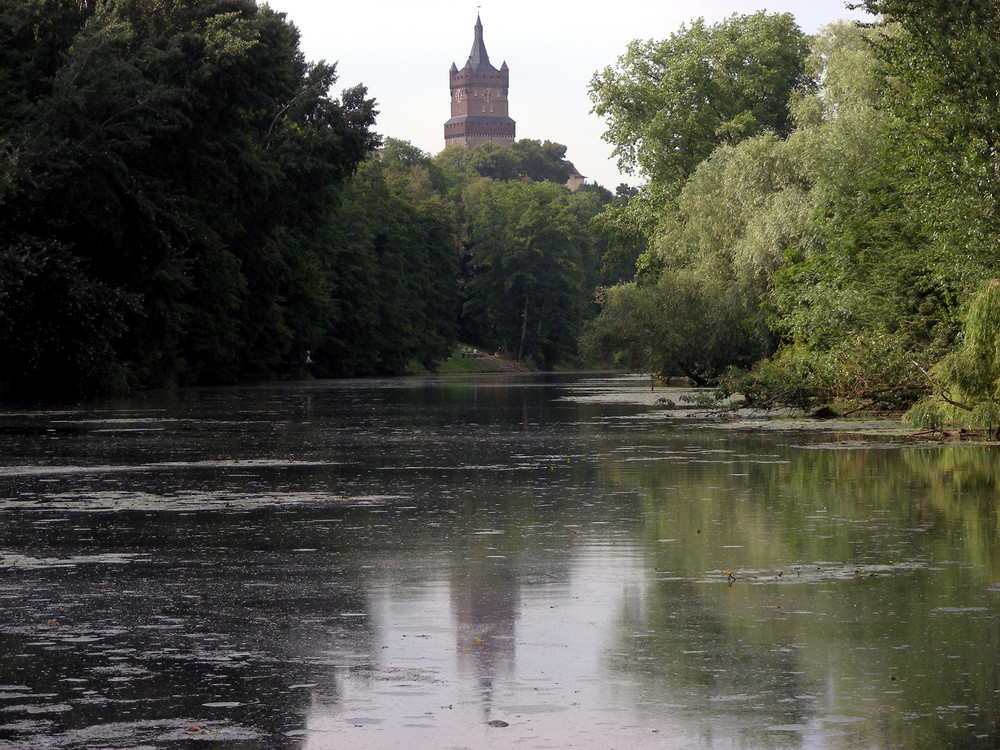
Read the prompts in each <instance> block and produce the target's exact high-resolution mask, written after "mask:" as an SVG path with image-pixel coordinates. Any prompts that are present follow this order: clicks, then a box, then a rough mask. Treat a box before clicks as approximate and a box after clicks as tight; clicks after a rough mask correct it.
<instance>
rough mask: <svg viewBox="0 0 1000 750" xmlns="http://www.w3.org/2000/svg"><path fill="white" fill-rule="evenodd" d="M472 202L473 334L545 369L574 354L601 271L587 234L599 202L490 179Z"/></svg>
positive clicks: (477, 187) (472, 190) (475, 187)
mask: <svg viewBox="0 0 1000 750" xmlns="http://www.w3.org/2000/svg"><path fill="white" fill-rule="evenodd" d="M466 200H467V201H468V202H469V203H470V204H473V207H472V210H471V211H470V214H471V215H472V216H473V218H472V224H471V233H470V235H471V236H470V247H469V258H468V265H469V268H470V271H469V277H468V281H467V283H466V293H465V296H466V301H465V304H464V307H463V324H464V327H465V332H466V333H467V335H468V336H469V337H470V338H471V339H472V340H474V341H483V342H488V343H489V345H490V346H499V347H501V348H502V349H503V350H504V351H505V352H508V353H509V354H510V355H512V356H515V357H516V358H517V359H529V358H530V359H533V360H534V361H536V362H537V363H538V364H539V365H542V366H551V365H552V364H554V363H556V362H558V361H560V360H562V359H565V358H566V357H568V356H571V355H572V354H574V353H575V349H576V339H577V335H578V333H579V330H580V326H581V324H582V321H583V319H584V317H585V316H586V310H587V302H588V298H589V295H590V289H591V287H590V286H589V283H588V282H590V281H591V280H592V279H593V276H592V271H591V269H593V268H594V267H595V265H596V261H595V253H594V249H593V240H592V238H591V236H590V234H589V230H588V223H589V220H590V218H591V217H592V216H593V215H594V213H596V211H597V207H598V206H597V201H596V198H595V197H594V196H592V195H586V194H585V195H573V194H571V193H570V192H569V191H568V190H567V189H566V188H565V187H562V186H557V185H554V184H552V183H551V182H539V183H525V182H507V183H503V182H495V181H491V180H484V181H482V182H479V183H472V184H471V185H470V186H469V187H468V188H467V189H466Z"/></svg>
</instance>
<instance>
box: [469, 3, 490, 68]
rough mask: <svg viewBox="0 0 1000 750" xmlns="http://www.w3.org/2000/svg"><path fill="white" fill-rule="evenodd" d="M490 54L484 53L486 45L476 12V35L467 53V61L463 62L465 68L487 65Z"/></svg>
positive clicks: (481, 25)
mask: <svg viewBox="0 0 1000 750" xmlns="http://www.w3.org/2000/svg"><path fill="white" fill-rule="evenodd" d="M489 64H490V56H489V55H488V54H486V45H485V44H484V43H483V22H482V21H481V20H479V14H478V13H477V14H476V37H475V40H474V41H473V42H472V52H470V53H469V61H468V62H467V63H466V64H465V65H466V67H467V68H471V69H472V70H475V69H476V68H478V67H479V66H481V65H489Z"/></svg>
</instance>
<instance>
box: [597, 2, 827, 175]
mask: <svg viewBox="0 0 1000 750" xmlns="http://www.w3.org/2000/svg"><path fill="white" fill-rule="evenodd" d="M808 51H809V47H808V39H807V37H806V36H805V35H804V34H803V33H802V31H801V30H800V29H799V27H798V26H797V25H796V24H795V21H794V19H793V18H792V16H791V15H790V14H787V13H783V14H766V13H764V12H759V13H756V14H754V15H750V16H739V15H735V14H734V15H733V16H731V17H730V18H728V19H727V20H725V21H723V22H722V23H719V24H715V25H712V26H709V25H707V24H706V23H705V21H704V19H699V20H697V21H695V22H694V23H693V24H692V25H691V26H690V27H686V26H685V27H681V29H680V31H678V32H677V33H675V34H672V35H671V36H670V37H669V38H668V39H666V40H664V41H653V40H649V41H645V42H641V41H634V42H632V43H631V44H630V45H629V46H628V49H627V51H626V52H625V54H624V55H622V56H621V57H620V58H619V59H618V63H617V66H616V67H611V66H609V67H607V68H605V69H604V70H603V71H601V72H599V73H597V74H595V75H594V77H593V78H592V79H591V86H590V96H591V100H592V101H593V102H594V112H596V113H597V114H598V115H600V116H602V117H605V118H607V121H608V129H607V131H606V132H605V135H604V138H605V140H607V141H608V142H609V143H610V144H611V145H612V146H613V147H614V153H615V155H616V156H617V157H618V160H619V165H620V166H621V167H622V168H624V169H626V170H628V171H629V172H636V171H638V172H639V173H641V174H643V175H644V176H646V177H647V178H648V179H649V180H650V182H651V183H653V184H654V185H656V186H657V188H658V189H659V188H663V189H667V190H668V192H669V191H671V190H675V189H677V188H679V186H680V185H681V184H682V183H683V181H684V180H685V179H687V178H688V177H689V176H690V175H691V174H692V173H693V171H694V169H695V167H697V166H698V164H700V163H701V162H702V161H703V160H704V159H705V158H707V157H708V155H709V154H710V153H711V152H712V150H713V149H714V148H715V147H716V146H718V145H720V144H734V143H738V142H739V141H740V140H743V139H745V138H749V137H752V136H755V135H759V134H760V133H763V132H773V133H776V134H777V135H779V136H785V135H788V133H789V132H790V131H791V129H792V126H793V122H792V116H791V102H792V99H793V97H794V96H795V95H797V94H802V93H804V92H806V91H808V90H809V88H810V86H811V83H812V82H811V80H810V79H809V78H808V76H807V75H806V73H805V69H804V62H805V58H806V55H807V54H808Z"/></svg>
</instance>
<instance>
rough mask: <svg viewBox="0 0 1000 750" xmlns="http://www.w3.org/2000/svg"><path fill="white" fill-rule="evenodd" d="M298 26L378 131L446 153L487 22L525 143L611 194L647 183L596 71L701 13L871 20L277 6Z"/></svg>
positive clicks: (706, 6)
mask: <svg viewBox="0 0 1000 750" xmlns="http://www.w3.org/2000/svg"><path fill="white" fill-rule="evenodd" d="M266 2H267V4H268V5H270V6H271V8H273V9H274V10H276V11H278V12H281V13H285V14H286V15H287V17H288V20H290V21H291V22H292V23H294V24H295V26H296V27H297V28H298V29H299V32H300V35H301V37H300V42H299V47H300V49H301V50H302V52H303V53H304V54H305V56H306V59H308V60H310V61H314V62H315V61H319V60H326V61H327V62H336V63H337V73H338V75H339V80H338V82H337V84H336V86H335V90H336V91H335V93H336V94H337V95H339V93H340V91H341V90H342V89H345V88H349V87H352V86H355V85H357V84H363V85H364V86H365V87H366V88H367V89H368V95H369V97H373V98H374V99H375V100H376V101H377V109H378V111H379V114H378V117H377V120H376V124H375V130H376V132H378V133H379V134H381V135H383V136H388V137H391V138H396V139H399V140H403V141H409V142H410V143H411V144H413V145H414V146H416V147H417V148H419V149H421V150H423V151H425V152H427V153H428V154H432V155H433V154H437V153H439V152H440V151H441V150H442V149H443V148H444V122H445V120H447V119H448V118H449V117H450V116H451V112H450V106H451V94H450V91H449V88H448V71H449V69H450V68H451V64H452V63H455V64H456V65H457V66H458V67H459V68H462V67H464V65H465V61H466V60H467V59H468V57H469V52H470V51H471V49H472V41H473V33H474V32H473V29H474V27H475V25H476V15H477V13H478V14H479V16H480V18H481V19H482V23H483V40H484V42H485V44H486V51H487V52H488V54H489V57H490V62H491V63H492V64H493V65H494V66H495V67H497V68H499V67H500V65H501V63H503V62H504V61H506V63H507V65H508V66H509V68H510V92H509V97H508V100H509V103H510V116H511V117H512V118H513V119H514V120H515V121H516V122H517V138H518V139H521V138H530V139H533V140H539V141H555V142H556V143H561V144H563V145H565V146H566V147H567V151H566V158H567V159H569V160H570V161H571V162H573V164H574V165H575V166H576V168H577V170H578V171H579V172H580V173H581V174H583V175H584V176H585V177H586V178H587V180H588V182H595V183H599V184H601V185H603V186H604V187H606V188H608V189H609V190H611V191H614V189H615V188H616V187H617V186H618V185H619V184H621V183H622V182H627V183H629V184H633V185H635V184H638V183H640V182H641V181H642V180H641V178H640V177H639V176H634V175H628V174H623V173H621V172H620V171H619V169H618V166H617V164H616V160H615V159H614V158H613V157H612V147H611V145H610V144H608V143H607V142H605V141H604V140H603V139H602V135H603V133H604V131H605V122H604V120H603V119H602V118H600V117H598V116H597V115H595V114H592V113H591V109H592V108H593V102H592V101H591V100H590V96H589V93H588V92H589V86H590V81H591V79H592V77H593V76H594V74H595V73H596V72H598V71H600V70H603V69H604V68H605V67H607V66H609V65H612V66H613V65H614V64H615V63H616V61H617V60H618V58H619V56H621V55H623V54H624V53H625V50H626V48H627V46H628V44H629V42H631V41H632V40H633V39H666V38H667V37H669V36H670V34H672V33H673V32H675V31H677V30H678V29H680V27H681V26H682V25H683V24H687V23H690V22H691V21H693V20H694V19H696V18H704V19H705V20H706V22H708V23H710V24H711V23H717V22H719V21H722V20H724V19H725V18H727V17H729V16H730V15H732V14H733V13H739V14H750V13H754V12H756V11H758V10H766V11H768V12H771V13H779V12H780V13H784V12H788V13H791V14H792V15H794V16H795V19H796V21H797V22H798V24H799V26H800V27H801V28H802V30H803V31H805V32H806V33H809V34H812V33H815V32H816V31H818V30H819V29H820V28H822V27H823V26H825V25H827V24H829V23H831V22H833V21H836V20H840V19H861V18H864V17H865V16H864V14H863V13H862V12H861V11H850V10H847V8H846V7H845V0H770V2H767V3H765V2H764V0H748V1H742V0H701V2H678V0H618V2H610V1H609V0H576V2H568V1H566V0H533V1H532V0H503V2H500V1H499V0H478V2H476V1H475V0H471V1H470V0H363V1H362V0H349V2H330V1H329V0H266Z"/></svg>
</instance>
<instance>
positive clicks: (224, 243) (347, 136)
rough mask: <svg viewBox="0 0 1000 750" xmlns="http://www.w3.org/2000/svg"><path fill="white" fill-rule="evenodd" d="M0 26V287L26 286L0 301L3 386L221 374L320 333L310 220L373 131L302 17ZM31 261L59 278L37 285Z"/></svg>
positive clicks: (188, 10)
mask: <svg viewBox="0 0 1000 750" xmlns="http://www.w3.org/2000/svg"><path fill="white" fill-rule="evenodd" d="M21 10H23V13H22V12H19V11H21ZM0 38H2V39H5V40H11V42H12V45H13V46H12V47H11V48H7V49H5V50H4V52H3V53H2V54H0V78H2V79H4V80H7V81H12V82H16V84H15V85H13V86H12V87H10V88H8V89H7V90H6V91H7V96H8V100H9V101H10V102H11V104H12V106H11V107H10V108H9V109H5V111H4V114H3V115H0V118H3V119H0V138H5V139H6V140H7V141H8V142H9V143H10V150H9V151H7V153H9V154H16V157H17V158H16V162H14V161H12V160H8V164H13V171H12V177H11V179H10V180H9V186H8V188H7V189H6V190H5V191H4V192H3V193H0V200H3V201H4V208H5V212H4V214H3V216H2V218H0V235H2V236H3V237H4V239H5V247H6V248H7V253H8V256H9V262H8V264H7V268H8V269H10V270H9V271H8V273H6V274H4V275H3V276H2V277H0V283H3V284H5V285H7V290H3V291H0V300H8V301H9V300H10V299H11V298H12V297H13V295H14V294H17V295H18V296H19V297H21V298H20V299H19V300H18V304H17V305H9V306H8V307H7V308H6V309H4V310H0V317H2V318H3V321H4V325H3V327H2V328H3V331H4V335H3V336H2V337H0V360H2V364H0V387H5V388H6V389H7V390H9V391H12V392H24V391H27V390H37V391H41V392H47V393H50V394H53V393H57V392H70V393H89V392H98V391H103V390H123V389H127V388H130V387H146V386H151V385H157V384H162V383H167V382H172V381H173V382H177V381H180V382H195V381H202V382H204V381H210V380H230V379H235V378H237V377H246V376H251V375H256V376H260V375H262V374H267V373H273V372H275V371H276V370H277V369H278V368H280V367H282V366H284V364H285V363H286V362H287V361H288V358H289V357H296V356H297V353H296V351H295V350H296V349H297V348H298V347H300V346H301V345H302V344H303V343H304V342H306V341H307V340H310V339H314V338H315V336H316V332H315V331H314V330H313V329H312V328H311V325H310V323H309V321H310V320H311V319H312V317H313V313H314V312H315V311H316V309H317V302H316V299H317V298H316V289H315V287H313V288H312V289H309V288H307V286H308V284H309V283H310V278H311V274H310V272H309V269H310V268H312V267H315V265H316V262H317V260H316V251H317V247H316V244H315V241H314V239H315V235H316V233H317V231H318V230H319V229H320V228H321V227H322V224H323V221H324V220H325V217H326V215H327V205H328V203H329V202H330V201H333V200H335V198H336V189H337V186H338V185H341V184H342V183H343V182H344V180H346V179H347V178H348V177H349V176H350V174H352V172H353V171H354V169H355V168H356V165H357V164H358V163H359V162H360V161H361V160H362V159H363V158H364V156H365V155H366V154H367V153H368V152H369V151H370V150H371V149H372V148H373V147H374V146H375V145H376V143H377V138H376V136H374V135H373V134H372V133H371V132H370V130H369V127H370V126H371V125H372V123H373V122H374V105H373V102H372V101H370V100H368V99H366V98H365V92H364V90H363V89H362V88H355V89H350V90H348V91H345V92H344V94H343V97H342V99H340V100H336V99H333V98H331V97H330V96H329V89H330V87H331V86H332V85H333V83H334V82H335V81H336V71H335V69H334V67H333V66H330V65H326V64H325V63H317V64H315V65H309V64H307V63H306V62H305V60H304V59H303V57H302V55H301V53H300V52H299V50H298V35H297V32H296V30H295V29H294V27H293V26H291V25H290V24H288V23H287V22H286V21H285V19H284V17H283V16H282V15H280V14H277V13H274V12H273V11H271V10H270V9H269V8H267V7H266V6H258V5H257V3H256V2H254V0H209V1H208V2H202V3H188V2H181V0H169V1H168V2H152V0H110V1H109V2H104V3H79V2H60V1H59V0H37V2H36V1H35V0H29V2H28V3H27V4H26V5H25V6H24V7H23V9H22V8H21V7H14V6H12V5H11V4H10V2H9V1H8V2H0ZM29 40H35V42H34V44H32V42H31V41H29ZM96 61H100V64H97V63H96ZM206 175H211V179H206ZM39 269H48V270H46V271H45V273H58V274H60V275H61V277H62V278H63V280H64V283H62V284H61V285H60V284H53V285H52V287H51V288H52V290H53V291H52V292H45V291H44V290H43V289H42V288H41V287H39V286H38V285H37V284H34V283H32V281H31V279H32V278H33V276H32V274H33V273H35V272H36V271H38V272H40V271H39ZM304 285H305V286H304ZM57 289H63V293H65V294H70V293H71V290H72V289H77V290H80V293H79V294H77V296H76V297H75V299H76V303H77V304H78V305H81V306H84V307H87V306H91V307H92V308H93V309H89V308H88V309H82V308H74V307H72V306H69V307H67V305H65V304H61V303H60V299H59V298H56V299H52V298H51V295H52V294H55V293H56V292H55V291H54V290H57ZM8 290H9V291H8ZM85 290H92V293H91V292H87V291H85ZM25 294H29V295H34V297H31V298H25V297H23V295H25ZM66 299H68V297H67V298H66ZM28 311H31V314H32V315H38V316H40V318H38V319H33V318H31V317H29V316H28ZM70 311H72V312H71V314H72V316H73V321H72V322H71V321H70V320H68V319H67V318H66V314H67V313H70ZM109 321H113V322H114V324H111V323H110V322H109ZM33 326H38V327H39V328H40V329H43V330H46V331H49V333H50V341H49V344H50V345H49V346H47V347H45V350H46V351H51V352H59V351H65V350H66V348H67V346H71V343H70V341H69V339H72V340H79V341H91V342H92V344H93V345H87V346H86V349H87V350H88V351H94V352H99V353H100V354H99V355H95V356H87V357H73V358H71V359H72V362H71V363H70V364H69V365H68V366H67V365H63V366H60V363H59V362H58V361H57V360H51V361H50V360H45V361H42V360H40V359H39V358H38V357H37V356H35V355H34V354H33V353H32V351H31V350H30V347H31V346H32V345H31V343H30V341H31V337H30V336H29V335H28V332H29V331H30V330H31V329H32V327H33ZM80 326H89V327H88V329H87V330H86V331H81V330H80ZM60 332H62V334H60ZM61 335H65V337H66V338H67V341H60V340H59V339H60V336H61ZM101 373H104V374H101ZM108 373H115V375H114V376H113V377H111V376H109V375H108Z"/></svg>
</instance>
